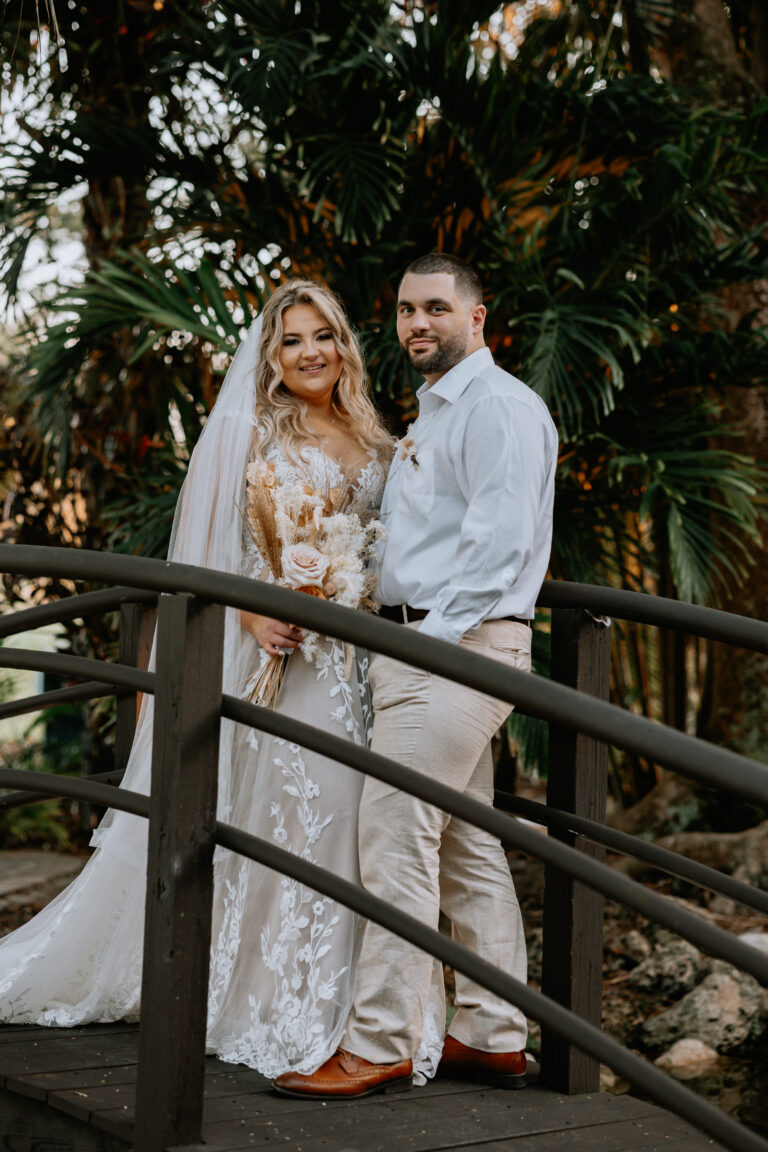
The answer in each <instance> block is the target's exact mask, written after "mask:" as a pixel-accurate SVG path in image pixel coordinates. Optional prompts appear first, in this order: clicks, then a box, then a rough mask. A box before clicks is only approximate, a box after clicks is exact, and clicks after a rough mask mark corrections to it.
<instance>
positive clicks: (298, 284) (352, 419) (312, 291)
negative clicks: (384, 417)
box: [254, 280, 393, 460]
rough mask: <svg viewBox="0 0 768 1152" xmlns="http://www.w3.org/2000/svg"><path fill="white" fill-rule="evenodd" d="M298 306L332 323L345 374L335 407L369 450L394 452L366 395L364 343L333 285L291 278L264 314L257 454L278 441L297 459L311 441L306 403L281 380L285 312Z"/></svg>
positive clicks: (258, 380) (383, 454)
mask: <svg viewBox="0 0 768 1152" xmlns="http://www.w3.org/2000/svg"><path fill="white" fill-rule="evenodd" d="M295 304H308V305H310V306H311V307H312V308H314V309H315V310H316V311H317V313H318V314H319V315H320V316H321V317H322V320H323V322H324V323H325V324H327V325H328V328H329V329H330V331H331V333H332V335H333V342H334V344H335V345H336V349H337V351H338V353H339V356H340V357H341V362H342V366H341V374H340V376H339V379H338V381H337V383H336V386H335V388H334V390H333V396H332V398H331V408H332V410H333V412H334V414H335V416H336V417H337V419H338V420H340V421H341V422H342V423H343V424H344V425H345V427H346V428H347V430H348V431H349V432H350V433H351V435H352V436H354V438H355V439H356V440H357V441H358V442H359V443H360V444H361V445H362V447H363V448H365V449H366V451H369V452H373V453H375V454H376V456H377V457H378V458H379V459H381V460H388V458H389V457H390V456H391V455H392V446H393V438H392V437H391V436H390V435H389V433H388V432H387V431H386V429H385V428H384V426H383V424H382V422H381V420H380V418H379V415H378V413H377V411H376V409H375V408H374V406H373V404H372V403H371V400H370V398H369V396H368V386H367V381H366V377H365V365H364V363H363V357H362V353H361V351H360V346H359V344H358V342H357V337H356V336H355V334H354V332H353V331H352V329H351V327H350V324H349V321H348V319H347V316H346V313H345V312H344V308H343V307H342V304H341V302H340V301H339V299H338V298H337V297H336V296H335V295H334V293H333V292H331V291H330V289H328V288H326V287H324V285H322V284H316V283H315V282H314V281H312V280H289V281H288V282H287V283H285V284H281V285H280V287H279V288H277V289H275V291H274V292H273V293H272V295H271V296H270V298H269V300H268V301H267V303H266V305H265V307H264V311H263V313H262V323H263V328H262V332H261V349H260V352H261V357H260V363H259V366H258V368H257V369H256V377H255V381H254V385H255V392H256V419H257V421H258V426H259V430H260V433H261V434H260V435H259V437H258V438H257V440H256V443H255V445H254V454H255V455H256V456H261V455H262V454H263V452H264V450H265V449H266V447H267V445H268V444H269V443H270V442H272V441H275V440H276V441H277V442H278V443H279V444H280V446H281V447H282V448H283V449H284V450H285V451H286V452H287V453H288V454H289V456H291V457H292V458H293V459H295V460H298V459H299V458H300V452H301V448H302V447H303V446H304V445H305V444H306V443H307V441H308V440H309V441H311V440H312V439H313V438H314V437H313V433H312V429H311V428H310V426H309V423H308V421H307V407H306V405H305V404H304V403H302V401H301V400H299V399H298V398H297V397H296V396H293V395H292V394H291V393H290V392H289V391H288V389H287V388H286V387H285V385H284V384H283V378H282V368H281V366H280V359H279V357H280V348H281V347H282V342H283V316H284V315H285V313H286V311H287V310H288V309H289V308H292V307H293V306H294V305H295Z"/></svg>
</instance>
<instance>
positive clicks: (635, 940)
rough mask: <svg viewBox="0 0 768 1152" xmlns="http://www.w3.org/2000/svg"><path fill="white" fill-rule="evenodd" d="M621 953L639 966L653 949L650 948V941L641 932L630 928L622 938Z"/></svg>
mask: <svg viewBox="0 0 768 1152" xmlns="http://www.w3.org/2000/svg"><path fill="white" fill-rule="evenodd" d="M622 951H623V952H624V955H625V956H628V957H629V958H630V960H634V961H635V963H636V964H640V963H642V961H643V960H647V959H648V957H649V956H650V955H651V952H652V951H653V949H652V948H651V944H650V941H649V940H647V939H646V937H645V936H643V934H642V933H641V932H638V931H637V929H636V928H632V929H630V931H629V932H627V935H626V936H625V937H624V941H623V945H622Z"/></svg>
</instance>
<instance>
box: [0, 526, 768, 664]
mask: <svg viewBox="0 0 768 1152" xmlns="http://www.w3.org/2000/svg"><path fill="white" fill-rule="evenodd" d="M0 571H5V572H14V573H17V574H26V575H29V576H46V575H55V576H59V577H62V578H65V579H71V580H98V581H103V582H104V583H105V584H111V583H117V584H120V585H126V586H129V587H130V588H135V589H140V590H142V591H145V592H146V591H147V590H149V589H151V590H153V591H155V592H173V591H187V592H191V593H192V594H193V595H196V596H202V597H203V598H204V599H210V600H214V601H216V602H217V603H225V602H229V601H225V600H224V599H221V598H219V597H218V596H217V595H216V594H215V592H213V593H212V592H211V591H209V592H207V593H206V592H204V591H203V590H202V585H200V584H196V586H195V587H192V586H191V585H186V586H185V585H184V584H183V582H182V583H179V584H178V586H177V587H176V586H174V583H173V580H172V579H166V580H163V579H162V578H159V576H158V573H159V572H161V571H164V572H166V573H170V572H171V571H175V572H177V573H179V575H182V574H183V575H182V581H183V579H184V577H185V576H186V574H188V573H191V572H195V571H199V572H203V571H205V572H211V573H212V574H213V575H214V576H216V577H217V578H220V577H224V578H226V579H232V580H244V579H245V578H244V577H237V576H230V575H229V574H228V573H223V572H222V573H215V572H213V570H211V569H195V568H193V567H192V566H191V565H188V564H174V563H171V562H170V561H166V560H156V559H152V558H150V557H146V556H124V555H118V554H116V553H107V552H93V551H89V550H87V549H84V548H52V547H48V546H42V545H31V544H30V545H27V544H0ZM100 594H101V593H98V592H97V593H86V595H92V596H99V595H100ZM297 595H298V594H297ZM128 599H131V597H126V600H128ZM312 599H313V600H314V606H315V608H319V610H320V613H321V616H320V617H318V619H325V617H322V612H323V611H324V610H325V609H330V610H331V611H333V612H345V611H346V612H349V611H350V609H343V608H339V606H338V605H336V604H328V603H327V602H322V601H318V600H315V598H314V597H313V598H312ZM232 603H233V604H234V605H235V607H244V606H245V605H239V604H236V603H235V602H234V601H232ZM538 603H539V605H540V606H541V607H543V608H583V609H586V610H587V611H590V612H593V613H595V614H596V615H606V616H612V617H615V618H616V619H622V620H633V621H635V622H637V623H641V624H650V625H653V626H655V627H660V628H671V629H673V630H675V631H681V632H687V633H691V634H696V635H699V636H703V637H706V638H707V639H711V640H720V641H722V642H723V643H725V644H734V645H738V646H739V647H743V648H749V649H751V650H753V651H756V652H766V653H768V622H765V621H762V620H752V619H751V618H750V617H748V616H740V615H737V614H736V613H731V612H725V611H723V610H722V609H719V608H708V607H706V606H704V605H699V604H689V603H686V602H685V601H683V600H672V599H669V598H666V597H662V596H651V595H649V594H648V593H645V592H633V591H630V590H629V589H624V588H610V587H607V586H602V585H598V584H578V583H576V582H574V581H569V580H545V581H544V584H543V586H542V589H541V593H540V595H539V601H538ZM43 607H47V606H43ZM38 610H39V609H28V610H27V611H30V612H32V611H38ZM291 611H292V609H291ZM3 619H4V618H3ZM328 619H331V617H328ZM339 622H341V617H339ZM316 626H318V625H316V624H313V623H308V624H307V627H310V628H314V627H316ZM319 626H321V625H319ZM0 634H2V633H0ZM339 635H340V636H341V638H342V639H348V638H349V637H346V636H343V635H342V634H341V633H339Z"/></svg>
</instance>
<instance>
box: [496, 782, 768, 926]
mask: <svg viewBox="0 0 768 1152" xmlns="http://www.w3.org/2000/svg"><path fill="white" fill-rule="evenodd" d="M494 803H495V806H496V807H497V808H500V809H501V810H502V811H505V812H511V813H512V814H513V815H515V816H522V817H523V818H524V819H526V820H531V821H533V822H534V823H536V824H541V825H542V826H543V827H545V828H557V829H559V830H560V831H563V832H573V833H574V834H575V835H577V836H580V837H582V838H583V839H584V840H590V841H592V843H593V844H601V845H602V846H603V847H604V848H609V849H610V850H611V851H612V852H618V853H620V854H621V855H622V856H633V857H635V858H636V859H637V860H642V861H643V862H644V863H646V864H650V865H652V866H653V867H654V868H658V869H659V871H661V872H666V873H667V874H668V875H670V876H676V877H677V878H678V879H680V880H688V881H690V883H692V884H694V885H696V887H698V888H706V889H707V890H708V891H709V892H718V893H719V894H720V895H721V896H728V897H729V898H730V899H731V900H737V901H738V902H739V903H740V904H745V905H746V906H747V907H749V908H754V909H755V910H756V911H757V912H763V913H765V914H768V892H766V891H764V890H763V889H762V888H754V887H752V886H751V885H750V884H745V883H744V881H743V880H736V879H734V877H733V876H729V875H728V874H727V873H725V872H718V870H717V869H716V868H710V867H708V866H707V865H706V864H699V863H698V861H696V860H691V859H690V858H689V857H687V856H682V855H681V854H680V853H679V852H672V851H671V850H670V849H669V848H660V847H659V846H658V845H657V844H653V843H651V842H650V841H649V840H644V839H643V838H642V836H630V835H629V834H628V833H626V832H619V831H618V830H617V829H615V828H609V827H608V826H607V825H605V824H598V823H597V821H595V820H587V819H586V818H585V817H583V816H576V815H574V814H573V813H572V812H562V811H559V810H558V809H556V808H550V807H549V806H548V805H546V804H541V803H539V801H537V800H529V799H528V798H527V797H525V796H515V795H512V794H511V793H508V792H502V791H500V790H498V789H497V791H496V793H495V800H494Z"/></svg>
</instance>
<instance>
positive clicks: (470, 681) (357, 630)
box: [0, 545, 768, 804]
mask: <svg viewBox="0 0 768 1152" xmlns="http://www.w3.org/2000/svg"><path fill="white" fill-rule="evenodd" d="M46 553H49V555H48V557H47V559H48V567H49V568H50V569H51V570H52V572H53V574H55V575H56V576H60V577H62V576H67V577H69V578H71V579H76V578H78V576H79V577H80V578H84V573H87V574H88V575H89V576H90V578H91V579H100V580H105V581H106V580H109V579H110V578H115V577H117V576H118V575H119V577H120V578H121V580H122V582H123V583H125V584H130V585H133V584H134V583H136V584H146V585H147V586H149V587H151V588H152V589H153V590H154V591H157V592H171V593H173V592H186V593H188V594H190V595H193V596H199V597H200V598H201V599H204V600H208V601H210V602H212V603H217V604H228V605H231V606H232V607H235V608H240V609H245V610H246V611H252V612H259V613H261V614H263V615H268V616H274V617H278V618H281V619H290V620H292V621H293V622H294V623H296V624H298V625H299V626H301V627H304V628H310V629H312V630H313V631H320V632H322V633H327V634H329V635H333V636H336V637H338V638H339V639H341V640H346V641H349V642H350V643H357V644H362V645H364V646H365V647H367V648H370V649H372V650H373V651H375V652H382V653H384V654H385V655H387V656H392V657H394V658H395V659H397V660H401V661H403V662H404V663H406V664H412V665H414V666H416V667H420V668H424V669H426V670H427V671H429V672H435V673H437V674H439V675H441V676H444V677H446V678H447V679H450V680H453V681H455V682H457V683H459V684H465V685H467V686H469V687H472V688H477V689H478V690H480V691H482V692H486V693H488V694H489V695H492V696H495V697H497V698H499V699H502V700H506V701H509V702H510V703H512V704H515V705H518V706H522V707H523V708H524V709H525V711H526V713H528V714H529V715H531V716H535V717H538V718H540V719H543V720H555V721H556V722H557V724H558V725H560V726H562V727H565V728H569V729H571V730H573V731H576V732H582V733H587V734H589V735H591V736H595V737H597V738H598V739H600V740H602V741H604V742H605V743H606V744H612V745H614V746H615V747H617V748H621V749H623V750H624V751H627V752H633V753H635V754H637V755H641V756H647V757H648V758H649V759H650V760H652V761H653V762H654V763H657V764H661V765H664V766H666V767H668V768H672V769H674V770H675V771H677V772H680V773H681V774H682V775H685V776H691V777H693V778H694V779H697V780H699V781H702V782H704V783H707V784H711V785H712V786H714V787H719V788H724V789H726V790H728V791H730V792H736V793H738V794H739V795H742V796H746V797H747V798H749V799H752V800H756V801H757V802H758V803H762V804H768V765H765V764H762V763H760V762H759V761H757V760H752V759H750V758H749V757H746V756H740V755H739V754H738V753H736V752H731V751H730V750H729V749H726V748H718V747H713V746H712V745H709V744H707V742H706V741H704V740H700V739H698V738H696V737H694V736H689V735H687V734H686V733H684V732H677V731H675V730H673V729H668V728H664V727H663V726H662V725H659V724H657V723H655V722H654V721H652V720H648V719H646V718H645V717H643V716H638V715H635V714H634V713H631V712H627V711H625V710H624V709H622V708H619V707H617V706H616V705H613V704H609V703H608V702H606V701H603V700H599V699H597V698H593V697H589V696H585V695H584V694H583V693H580V692H578V691H576V690H574V689H572V688H568V687H566V686H565V685H562V684H555V683H552V682H551V681H549V680H546V679H545V678H543V677H539V676H536V675H535V674H533V673H528V672H521V671H519V670H517V669H515V668H509V667H506V666H502V665H501V664H499V663H496V665H495V667H493V666H492V665H493V663H494V662H493V661H485V660H484V659H483V658H482V657H481V656H477V655H475V654H474V653H470V652H467V651H466V650H464V649H461V650H460V649H458V648H457V647H456V646H455V645H450V644H446V643H444V642H443V641H441V640H435V639H433V638H432V637H429V636H421V635H419V634H418V633H416V632H413V631H411V630H409V629H405V628H401V627H400V626H399V625H397V624H392V623H391V622H390V621H387V620H380V619H378V618H376V617H373V616H369V615H363V614H362V613H360V612H356V611H354V610H352V609H350V608H342V607H340V606H339V605H337V604H330V603H328V602H327V601H321V600H319V599H317V598H316V597H314V596H306V595H304V594H302V593H301V592H294V591H292V590H290V589H287V588H282V587H278V586H276V585H271V584H266V583H262V582H260V581H253V580H248V579H247V578H245V577H242V576H234V575H230V574H228V573H219V572H214V571H210V570H207V569H200V568H194V567H192V566H191V565H186V564H171V563H166V562H163V561H159V560H151V559H147V558H144V557H138V556H133V557H123V556H112V555H109V554H104V553H96V552H81V551H80V550H73V551H72V552H69V551H68V550H67V549H60V548H53V549H45V548H35V547H27V546H18V547H11V546H9V545H0V570H2V569H3V568H6V569H7V570H9V571H13V572H16V573H27V574H30V575H41V574H44V568H45V560H46ZM627 595H640V594H639V593H627ZM701 611H714V610H713V609H709V610H705V609H701ZM766 627H768V625H767V626H766ZM5 651H13V650H12V649H6V650H5ZM2 653H3V649H0V666H3V664H2ZM6 666H7V665H6ZM73 675H78V673H73ZM140 690H142V691H143V689H140Z"/></svg>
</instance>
